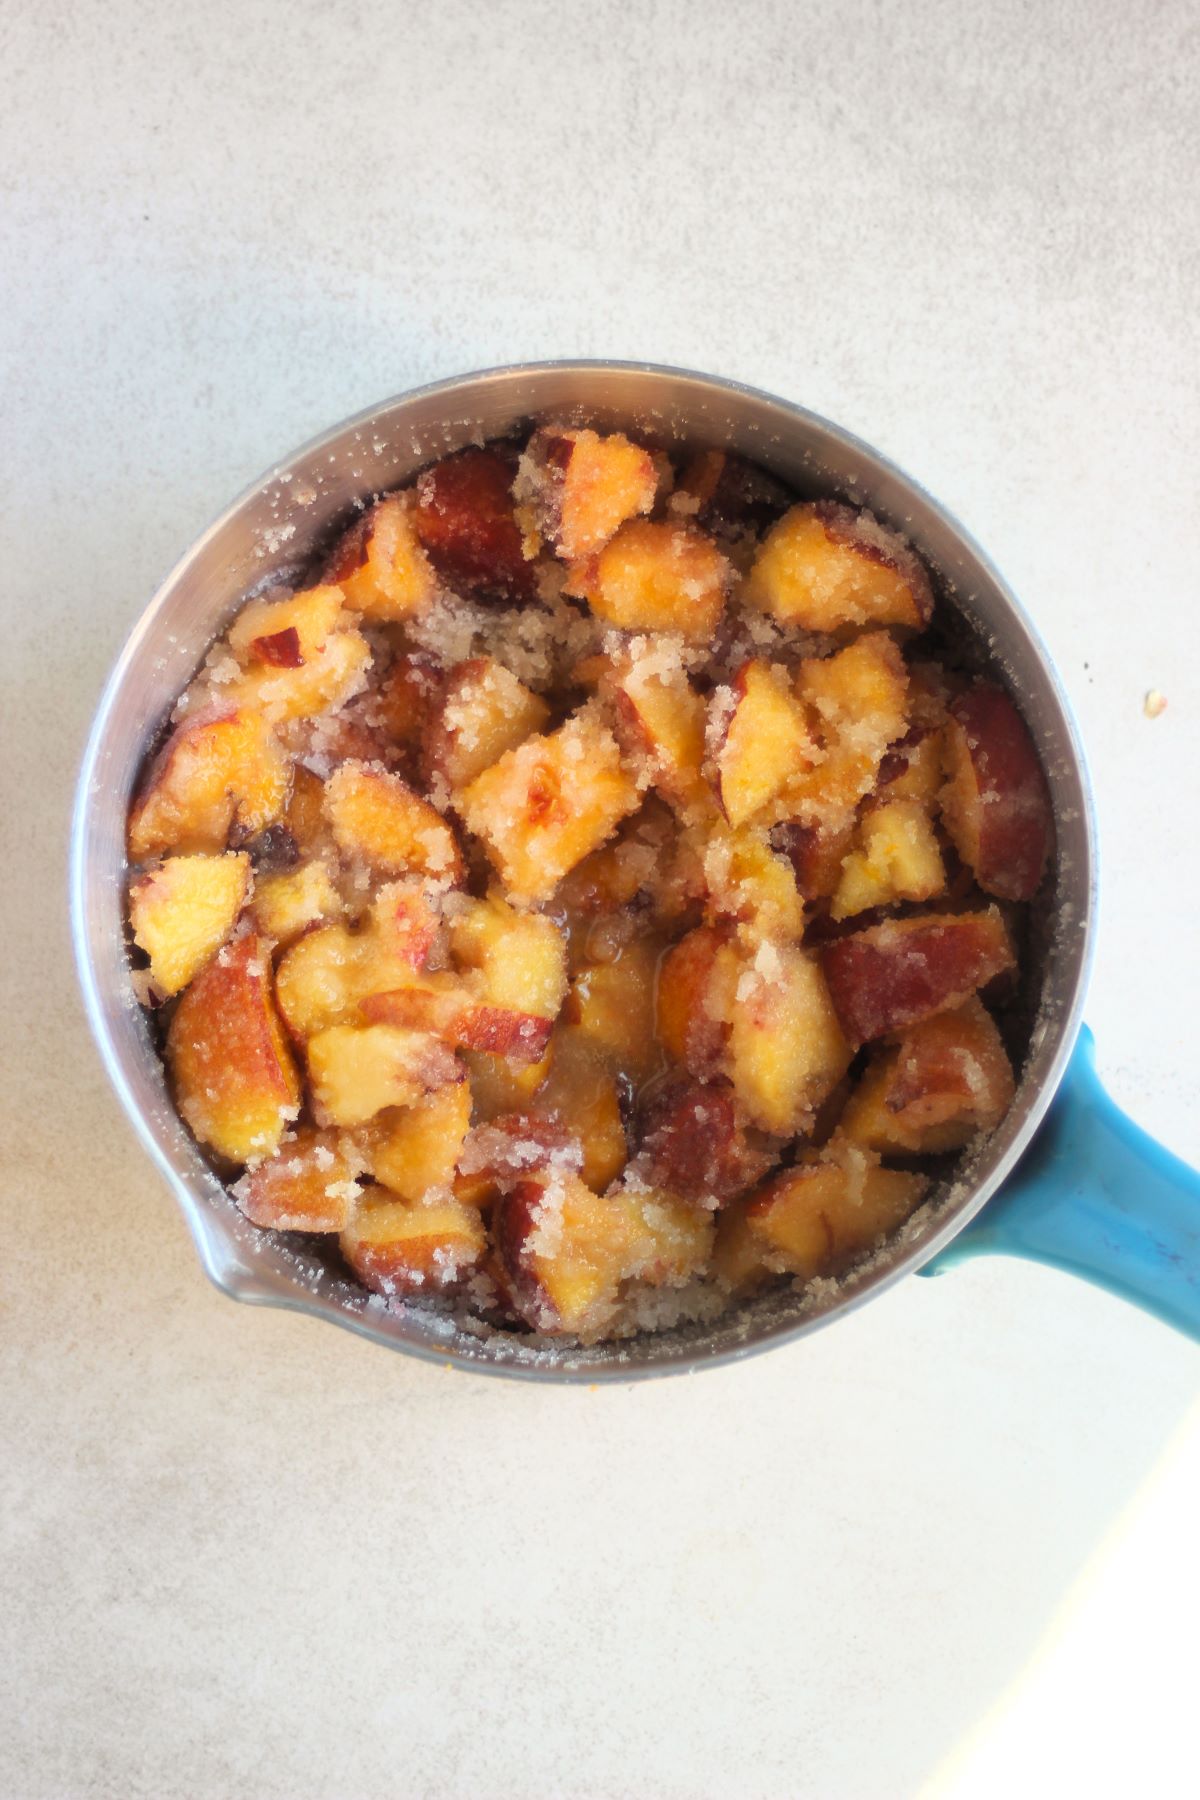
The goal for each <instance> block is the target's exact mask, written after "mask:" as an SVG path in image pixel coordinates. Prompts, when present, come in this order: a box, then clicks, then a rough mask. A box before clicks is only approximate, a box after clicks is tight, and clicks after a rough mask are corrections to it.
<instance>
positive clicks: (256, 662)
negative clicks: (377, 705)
mask: <svg viewBox="0 0 1200 1800" xmlns="http://www.w3.org/2000/svg"><path fill="white" fill-rule="evenodd" d="M347 627H348V628H347ZM229 648H230V649H231V650H232V651H233V654H234V655H235V656H236V658H237V660H238V662H239V663H240V664H241V667H242V673H241V676H240V677H239V678H238V680H237V682H236V684H235V685H234V688H233V690H232V692H231V694H230V699H231V700H232V701H233V703H234V704H235V705H239V706H241V705H244V706H252V707H254V708H256V709H257V710H258V711H259V712H260V713H261V714H262V715H263V717H264V718H265V719H268V720H269V721H270V722H271V723H272V724H279V723H281V722H282V721H284V720H287V719H306V718H310V717H311V716H312V715H313V714H314V713H321V712H325V711H327V710H329V709H330V708H332V707H335V706H338V705H340V704H341V702H342V701H343V700H346V699H348V698H349V696H350V695H351V694H352V693H354V692H355V691H356V689H358V688H359V687H361V686H362V683H363V677H364V671H365V670H366V669H367V667H368V666H369V664H370V662H371V648H370V645H369V644H368V643H367V640H366V639H365V638H364V637H363V635H362V633H361V632H360V631H356V630H354V629H353V627H352V626H349V622H348V621H347V620H346V619H345V616H344V613H343V607H342V590H341V589H340V588H337V587H315V588H307V589H305V590H304V592H303V593H299V594H293V595H291V596H290V598H289V599H286V600H252V601H250V603H249V605H247V606H243V608H242V610H241V612H240V613H239V614H238V616H237V618H236V619H235V620H234V622H233V624H232V626H231V627H230V630H229Z"/></svg>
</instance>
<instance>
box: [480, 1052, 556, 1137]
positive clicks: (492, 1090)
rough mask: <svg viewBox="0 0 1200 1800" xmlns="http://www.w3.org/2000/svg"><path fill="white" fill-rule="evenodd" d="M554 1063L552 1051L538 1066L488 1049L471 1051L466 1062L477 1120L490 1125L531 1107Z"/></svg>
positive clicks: (535, 1063) (536, 1063) (547, 1053)
mask: <svg viewBox="0 0 1200 1800" xmlns="http://www.w3.org/2000/svg"><path fill="white" fill-rule="evenodd" d="M551 1060H552V1051H551V1050H549V1049H548V1050H547V1051H546V1054H545V1055H544V1056H543V1057H542V1058H541V1060H540V1061H538V1062H534V1063H528V1062H518V1061H517V1060H516V1059H515V1058H514V1057H508V1056H496V1055H494V1054H493V1053H492V1052H491V1051H487V1050H468V1051H467V1052H466V1053H465V1055H464V1057H463V1061H464V1062H465V1063H466V1065H467V1074H468V1076H469V1077H470V1082H471V1094H472V1098H473V1101H474V1112H475V1117H476V1118H477V1119H481V1120H483V1121H484V1122H487V1121H488V1120H490V1119H495V1118H498V1117H499V1116H500V1115H501V1114H502V1113H508V1112H519V1111H521V1110H522V1109H523V1108H524V1107H526V1106H528V1105H529V1103H530V1102H531V1101H532V1099H533V1097H534V1095H535V1094H536V1093H537V1091H538V1089H539V1088H540V1087H541V1085H542V1083H543V1082H544V1081H545V1079H546V1077H547V1075H548V1074H549V1073H550V1063H551Z"/></svg>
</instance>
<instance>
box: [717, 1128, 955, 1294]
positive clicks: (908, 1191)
mask: <svg viewBox="0 0 1200 1800" xmlns="http://www.w3.org/2000/svg"><path fill="white" fill-rule="evenodd" d="M928 1188H929V1182H928V1179H927V1178H926V1177H925V1176H924V1175H914V1174H909V1173H907V1172H905V1171H901V1170H898V1169H884V1168H881V1167H880V1165H879V1159H878V1157H873V1156H871V1155H870V1154H869V1153H868V1152H867V1151H864V1150H859V1149H857V1148H856V1147H854V1146H852V1145H849V1144H846V1145H841V1146H839V1148H838V1149H837V1151H836V1152H835V1151H832V1150H830V1151H821V1152H819V1153H817V1154H815V1155H812V1156H809V1157H806V1158H805V1159H804V1160H803V1161H801V1162H799V1163H797V1164H796V1165H795V1167H794V1168H791V1169H786V1170H785V1171H784V1172H783V1173H782V1174H781V1175H777V1176H776V1177H775V1178H774V1180H772V1181H770V1182H769V1183H768V1184H767V1186H766V1187H765V1188H763V1189H761V1190H760V1191H759V1193H757V1194H755V1195H753V1196H752V1197H751V1199H750V1201H749V1203H748V1204H747V1207H746V1220H747V1223H748V1225H749V1228H750V1232H751V1234H752V1235H753V1236H754V1237H756V1238H757V1239H758V1240H759V1242H760V1243H761V1244H762V1246H763V1248H764V1250H765V1252H766V1255H767V1258H768V1261H769V1262H770V1264H771V1265H772V1266H773V1267H774V1268H776V1269H779V1270H786V1271H787V1272H789V1273H790V1274H793V1275H799V1276H802V1277H803V1278H804V1279H805V1280H806V1281H811V1280H814V1279H815V1278H816V1277H818V1276H824V1275H833V1274H837V1273H838V1272H839V1271H841V1270H843V1269H845V1268H846V1267H847V1266H848V1265H849V1264H850V1263H852V1262H853V1261H854V1260H855V1259H856V1258H857V1257H859V1256H861V1255H862V1254H863V1252H864V1251H866V1250H870V1249H871V1248H872V1247H873V1246H874V1245H875V1244H876V1243H878V1242H879V1241H880V1240H881V1239H882V1238H884V1237H886V1236H887V1235H888V1233H890V1232H892V1231H895V1230H896V1228H897V1227H898V1226H899V1225H902V1224H903V1223H904V1221H905V1219H907V1218H908V1217H909V1216H910V1214H912V1213H913V1212H914V1211H915V1210H916V1208H917V1207H918V1206H919V1204H920V1202H921V1201H922V1199H923V1198H924V1196H925V1194H926V1192H927V1191H928Z"/></svg>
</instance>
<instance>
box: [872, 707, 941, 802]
mask: <svg viewBox="0 0 1200 1800" xmlns="http://www.w3.org/2000/svg"><path fill="white" fill-rule="evenodd" d="M942 735H943V734H942V727H941V726H937V727H930V726H928V725H912V726H910V727H909V729H908V731H906V732H905V734H904V736H903V737H902V738H900V739H898V741H897V742H896V743H894V744H892V745H891V746H890V747H889V749H888V751H887V754H886V755H885V756H884V758H883V760H882V761H881V763H880V765H879V797H880V799H881V800H915V801H917V803H918V804H919V805H921V806H923V807H924V808H925V811H926V812H928V813H932V811H933V809H934V806H935V804H936V801H937V796H938V789H939V788H940V787H941V784H942Z"/></svg>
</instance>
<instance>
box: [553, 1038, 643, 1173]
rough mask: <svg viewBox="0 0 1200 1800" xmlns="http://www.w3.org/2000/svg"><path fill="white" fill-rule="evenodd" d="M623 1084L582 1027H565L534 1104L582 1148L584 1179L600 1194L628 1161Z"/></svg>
mask: <svg viewBox="0 0 1200 1800" xmlns="http://www.w3.org/2000/svg"><path fill="white" fill-rule="evenodd" d="M619 1079H620V1077H619V1075H618V1073H617V1072H616V1071H615V1070H614V1066H613V1060H612V1058H611V1057H608V1056H606V1055H605V1054H604V1053H603V1050H602V1049H600V1048H599V1047H598V1046H597V1045H596V1044H595V1043H594V1042H593V1041H592V1040H590V1039H589V1038H588V1037H587V1036H586V1035H585V1034H584V1033H583V1032H582V1031H581V1030H580V1029H579V1027H578V1026H568V1027H565V1028H563V1027H560V1028H559V1029H558V1030H557V1031H556V1032H555V1034H554V1038H553V1040H552V1043H551V1052H550V1068H549V1073H548V1074H547V1076H546V1079H545V1081H544V1082H543V1083H542V1085H541V1087H539V1089H538V1091H537V1098H536V1100H535V1101H534V1102H533V1107H534V1111H535V1113H536V1114H537V1115H538V1116H539V1117H546V1118H552V1119H556V1120H558V1121H559V1123H560V1125H561V1128H562V1130H563V1131H564V1133H566V1135H567V1137H568V1139H569V1141H570V1142H571V1143H573V1144H574V1145H576V1146H577V1147H578V1153H579V1159H580V1161H579V1170H580V1174H581V1176H582V1178H583V1180H584V1181H585V1182H586V1183H587V1185H588V1187H590V1188H593V1189H594V1190H595V1191H596V1192H597V1193H603V1192H604V1190H605V1188H607V1187H608V1185H609V1183H610V1182H611V1181H613V1180H615V1179H616V1177H617V1176H618V1175H619V1174H620V1173H621V1170H622V1169H623V1168H624V1167H625V1163H626V1160H627V1158H628V1156H629V1143H628V1140H627V1139H626V1136H625V1124H624V1120H623V1117H622V1107H621V1088H620V1086H619Z"/></svg>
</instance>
